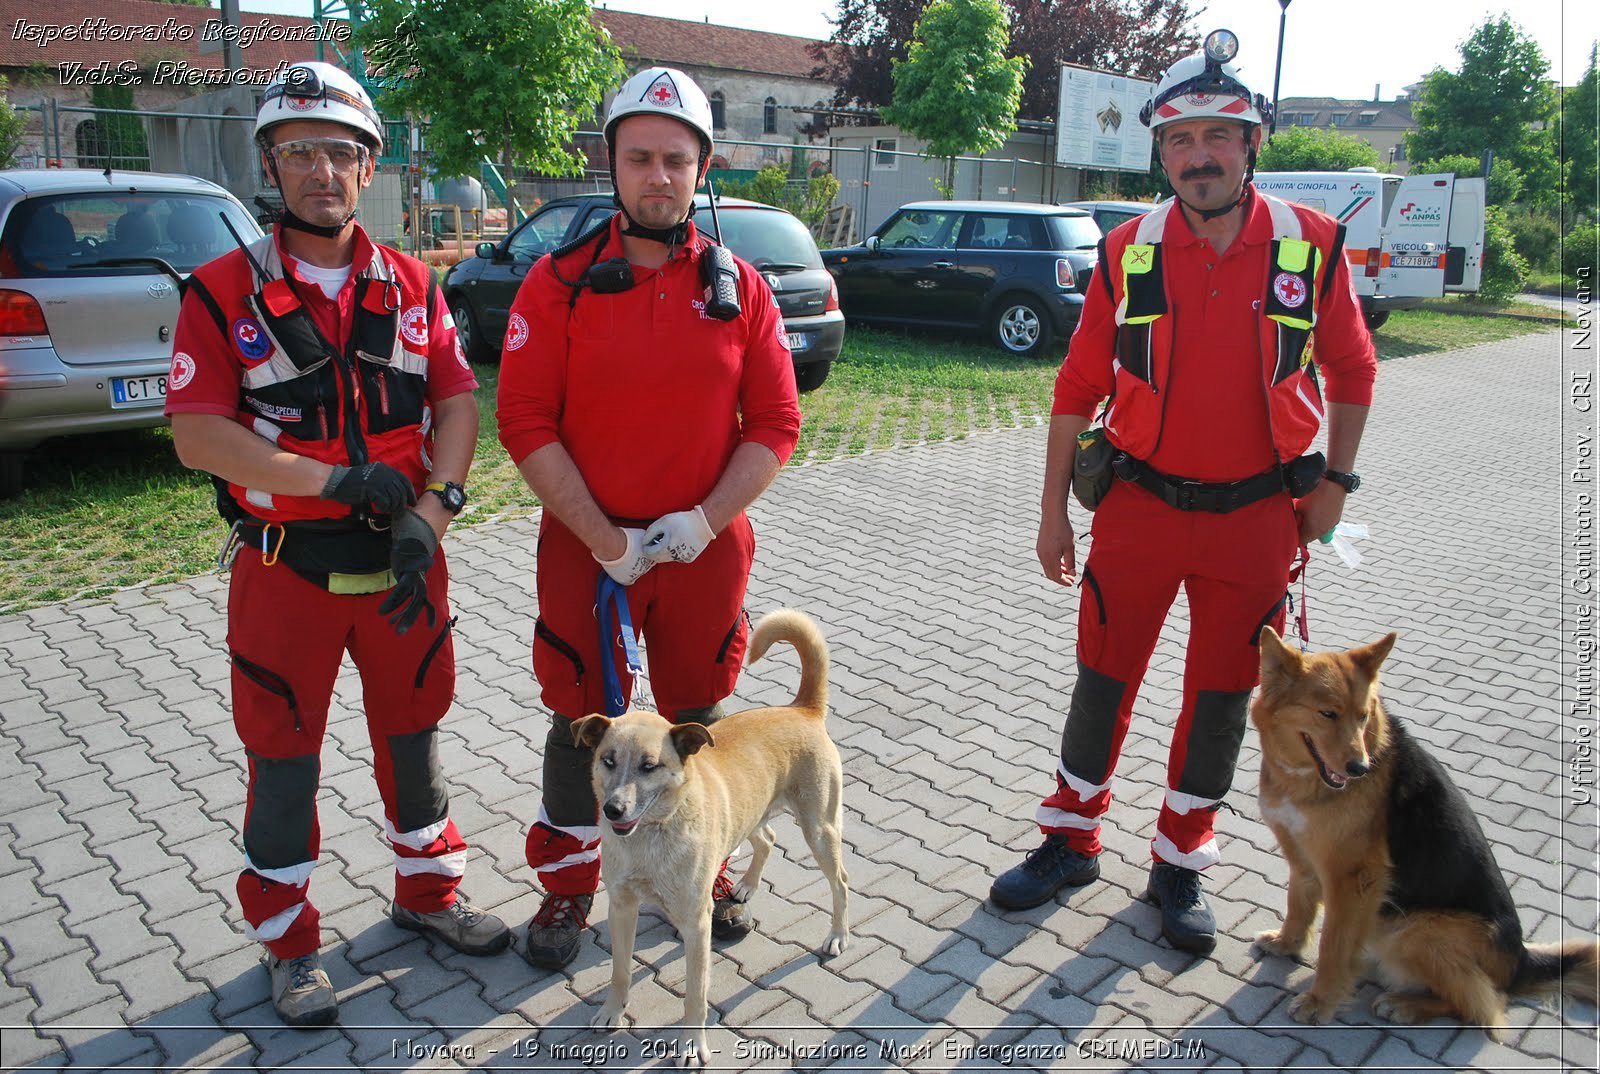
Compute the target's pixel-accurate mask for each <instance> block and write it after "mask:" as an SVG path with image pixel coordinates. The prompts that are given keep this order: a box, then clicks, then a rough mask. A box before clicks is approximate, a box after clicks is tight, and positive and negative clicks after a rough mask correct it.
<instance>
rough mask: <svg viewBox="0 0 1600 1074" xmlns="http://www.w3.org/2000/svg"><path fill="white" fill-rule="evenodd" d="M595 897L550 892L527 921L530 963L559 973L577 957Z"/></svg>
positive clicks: (527, 951) (526, 956) (525, 954)
mask: <svg viewBox="0 0 1600 1074" xmlns="http://www.w3.org/2000/svg"><path fill="white" fill-rule="evenodd" d="M593 906H594V896H593V895H592V894H590V895H557V894H556V893H555V892H550V893H549V894H547V895H545V897H544V902H543V903H541V904H540V906H539V910H538V912H537V913H535V914H534V915H533V920H532V921H530V922H528V949H527V950H526V951H525V952H523V956H524V957H525V958H527V960H528V961H529V962H531V963H533V964H534V965H535V966H538V967H539V968H540V969H546V970H559V969H562V968H564V967H566V966H567V965H568V964H569V963H571V962H572V960H573V959H575V958H577V957H578V945H579V944H580V943H582V942H583V930H584V929H585V928H586V927H587V926H588V924H589V910H590V908H591V907H593Z"/></svg>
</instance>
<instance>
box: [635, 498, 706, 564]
mask: <svg viewBox="0 0 1600 1074" xmlns="http://www.w3.org/2000/svg"><path fill="white" fill-rule="evenodd" d="M716 537H717V535H716V534H715V533H713V532H712V531H711V523H709V522H707V521H706V513H705V511H704V510H703V509H702V508H699V507H696V508H695V509H694V510H693V511H674V512H673V513H672V514H670V515H662V516H661V517H660V518H658V519H656V520H655V522H654V523H652V524H651V526H650V528H649V529H647V530H645V532H644V548H645V551H646V552H652V553H653V554H654V555H655V556H656V558H657V559H658V560H660V559H666V558H669V557H670V558H671V559H675V560H677V561H678V562H679V563H693V562H694V561H695V557H696V556H698V555H699V554H700V553H701V552H704V551H705V550H706V545H708V544H710V543H711V542H712V541H714V540H716Z"/></svg>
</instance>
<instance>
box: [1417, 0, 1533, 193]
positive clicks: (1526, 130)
mask: <svg viewBox="0 0 1600 1074" xmlns="http://www.w3.org/2000/svg"><path fill="white" fill-rule="evenodd" d="M1549 72H1550V63H1549V61H1548V60H1546V59H1545V56H1544V53H1543V52H1541V51H1540V49H1539V46H1538V44H1537V43H1536V42H1534V41H1533V40H1532V39H1531V38H1529V37H1527V36H1526V35H1525V34H1523V32H1522V30H1521V29H1520V28H1519V27H1518V26H1517V25H1516V24H1515V23H1513V22H1512V21H1511V18H1510V16H1508V15H1502V16H1500V18H1499V19H1496V20H1490V21H1486V22H1484V23H1483V25H1481V26H1479V27H1478V28H1477V29H1476V30H1474V31H1473V33H1472V35H1471V36H1470V37H1468V38H1467V40H1466V41H1465V42H1463V43H1462V45H1461V69H1460V70H1459V71H1446V70H1444V69H1443V68H1438V69H1435V70H1434V71H1433V72H1432V73H1430V74H1429V75H1428V77H1427V78H1426V79H1425V80H1424V81H1423V84H1422V94H1421V96H1420V97H1419V98H1418V100H1417V104H1416V107H1415V108H1414V109H1413V110H1412V115H1413V117H1414V118H1415V119H1416V122H1417V127H1416V129H1415V130H1414V131H1412V132H1411V133H1410V134H1408V135H1407V136H1406V155H1407V156H1408V157H1410V158H1411V159H1412V160H1414V161H1415V160H1431V159H1437V158H1439V157H1443V156H1447V155H1450V154H1456V153H1460V154H1465V155H1467V156H1470V157H1477V156H1479V155H1480V154H1481V153H1482V152H1483V151H1484V150H1485V149H1492V150H1494V154H1495V157H1496V158H1498V159H1504V160H1506V161H1509V162H1510V163H1511V164H1513V165H1515V166H1516V168H1517V170H1518V171H1519V172H1521V173H1522V178H1523V182H1524V184H1525V190H1526V197H1527V198H1528V199H1529V200H1530V201H1534V202H1552V201H1555V200H1556V199H1557V198H1558V197H1559V196H1560V188H1561V175H1562V170H1561V161H1560V159H1559V158H1558V156H1557V153H1556V147H1555V140H1554V137H1553V134H1554V130H1553V121H1554V119H1555V115H1556V109H1555V94H1554V91H1553V90H1552V89H1551V87H1550V85H1549V83H1548V81H1547V76H1548V74H1549ZM1413 170H1415V169H1413Z"/></svg>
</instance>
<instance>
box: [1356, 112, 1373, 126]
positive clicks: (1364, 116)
mask: <svg viewBox="0 0 1600 1074" xmlns="http://www.w3.org/2000/svg"><path fill="white" fill-rule="evenodd" d="M1377 118H1378V113H1376V112H1362V113H1361V115H1360V116H1358V117H1357V119H1356V122H1357V123H1360V124H1361V125H1362V126H1367V125H1369V124H1371V123H1374V122H1376V121H1377Z"/></svg>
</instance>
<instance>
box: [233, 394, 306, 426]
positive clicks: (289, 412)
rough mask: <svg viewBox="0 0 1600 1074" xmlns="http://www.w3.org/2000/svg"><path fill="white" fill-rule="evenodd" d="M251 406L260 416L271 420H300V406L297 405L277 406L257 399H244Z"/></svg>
mask: <svg viewBox="0 0 1600 1074" xmlns="http://www.w3.org/2000/svg"><path fill="white" fill-rule="evenodd" d="M245 402H247V403H249V404H250V406H251V408H252V409H253V410H255V411H257V412H258V413H259V414H261V416H262V417H265V418H271V419H272V420H273V421H290V422H297V421H299V420H300V408H299V407H297V406H278V405H277V404H275V403H263V402H262V401H261V400H259V399H246V400H245Z"/></svg>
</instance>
